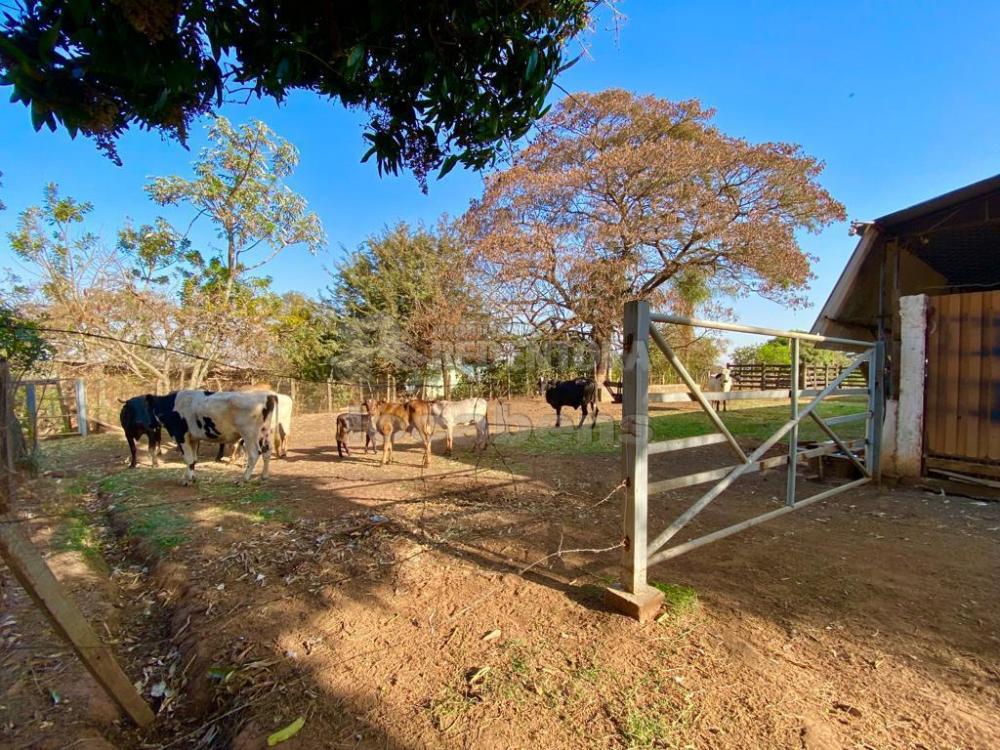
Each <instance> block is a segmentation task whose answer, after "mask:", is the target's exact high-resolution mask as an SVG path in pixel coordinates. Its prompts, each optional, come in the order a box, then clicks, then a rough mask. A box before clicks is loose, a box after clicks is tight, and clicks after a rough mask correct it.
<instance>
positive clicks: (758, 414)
mask: <svg viewBox="0 0 1000 750" xmlns="http://www.w3.org/2000/svg"><path fill="white" fill-rule="evenodd" d="M788 409H789V407H788V406H787V405H785V404H780V405H777V406H760V407H756V408H750V409H734V410H732V411H727V412H723V413H721V414H720V415H719V416H720V417H721V418H722V422H723V424H725V425H726V427H728V428H729V431H730V432H732V433H733V435H735V436H737V437H745V438H752V439H754V440H759V441H761V442H763V441H764V440H766V439H767V438H769V437H770V436H771V435H772V434H774V432H775V431H776V430H777V429H778V428H779V427H781V425H783V424H784V423H785V422H787V421H788ZM864 409H865V401H863V400H861V401H859V400H858V399H842V400H837V401H824V402H823V403H822V404H820V405H819V408H818V409H817V412H818V414H819V416H821V417H839V416H843V415H847V414H856V413H858V412H860V411H864ZM649 425H650V438H649V439H650V440H672V439H674V438H682V437H693V436H695V435H708V434H710V433H713V432H716V429H715V425H713V424H712V422H711V420H710V419H709V417H708V415H707V414H705V413H704V412H703V411H681V412H674V413H672V414H664V415H662V416H658V417H652V418H651V419H650V420H649ZM864 433H865V424H864V422H849V423H847V424H844V425H840V426H839V427H838V429H837V434H838V435H840V437H842V438H843V439H844V440H853V439H854V438H860V437H864ZM826 439H827V437H826V435H825V433H823V432H822V431H821V430H820V429H819V427H818V426H817V425H816V423H815V422H813V421H812V420H811V419H806V420H805V421H804V422H802V423H801V424H800V426H799V440H800V441H804V440H826Z"/></svg>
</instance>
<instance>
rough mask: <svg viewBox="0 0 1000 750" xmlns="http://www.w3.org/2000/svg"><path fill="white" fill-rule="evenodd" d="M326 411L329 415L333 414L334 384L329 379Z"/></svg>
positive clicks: (327, 382)
mask: <svg viewBox="0 0 1000 750" xmlns="http://www.w3.org/2000/svg"><path fill="white" fill-rule="evenodd" d="M326 411H327V414H332V413H333V384H332V383H331V382H330V380H329V379H327V381H326Z"/></svg>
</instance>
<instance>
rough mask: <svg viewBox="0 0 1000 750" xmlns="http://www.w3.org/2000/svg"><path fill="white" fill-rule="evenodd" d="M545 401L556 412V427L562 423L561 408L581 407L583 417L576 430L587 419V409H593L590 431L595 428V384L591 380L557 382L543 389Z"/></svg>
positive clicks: (578, 379) (580, 379)
mask: <svg viewBox="0 0 1000 750" xmlns="http://www.w3.org/2000/svg"><path fill="white" fill-rule="evenodd" d="M545 400H546V402H548V404H549V406H551V407H552V408H553V409H555V410H556V427H558V426H559V425H560V423H561V422H562V414H561V411H562V408H563V407H564V406H571V407H573V408H574V409H579V408H580V407H581V406H582V407H583V416H581V417H580V424H578V425H577V426H576V429H580V428H581V427H583V421H584V420H585V419H586V418H587V407H588V406H589V407H590V408H591V409H593V412H594V413H593V416H592V417H591V419H592V420H593V421H592V422H591V423H590V427H591V429H593V428H594V427H597V411H598V409H597V384H596V383H595V382H594V381H593V379H592V378H577V379H576V380H558V381H556V382H555V383H552V384H551V385H549V386H547V387H546V388H545Z"/></svg>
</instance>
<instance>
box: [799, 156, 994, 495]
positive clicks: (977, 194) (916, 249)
mask: <svg viewBox="0 0 1000 750" xmlns="http://www.w3.org/2000/svg"><path fill="white" fill-rule="evenodd" d="M853 228H854V230H855V231H856V232H857V233H858V234H860V241H859V242H858V245H857V247H856V248H855V250H854V253H853V255H851V258H850V260H849V261H848V263H847V267H846V268H845V269H844V271H843V273H842V274H841V276H840V280H839V281H838V282H837V285H836V286H835V287H834V289H833V291H832V292H831V293H830V297H829V299H828V300H827V301H826V304H825V305H824V306H823V309H822V310H821V311H820V314H819V317H818V318H817V319H816V322H815V323H814V324H813V327H812V332H813V333H819V334H824V335H829V336H840V337H845V338H853V339H862V340H867V341H877V340H878V341H882V342H884V343H885V351H886V365H887V377H886V395H887V402H886V422H885V430H884V435H885V442H884V445H883V469H884V470H885V471H887V472H889V473H893V474H896V475H900V476H919V475H922V474H926V473H928V472H931V473H947V472H958V473H963V474H974V475H981V476H990V477H1000V175H996V176H994V177H991V178H989V179H986V180H983V181H981V182H976V183H974V184H972V185H967V186H966V187H963V188H960V189H958V190H954V191H952V192H950V193H945V194H944V195H940V196H938V197H936V198H932V199H930V200H928V201H924V202H923V203H918V204H917V205H915V206H910V207H909V208H905V209H902V210H901V211H896V212H895V213H891V214H888V215H886V216H883V217H881V218H878V219H875V220H874V221H870V222H856V223H855V224H854V227H853Z"/></svg>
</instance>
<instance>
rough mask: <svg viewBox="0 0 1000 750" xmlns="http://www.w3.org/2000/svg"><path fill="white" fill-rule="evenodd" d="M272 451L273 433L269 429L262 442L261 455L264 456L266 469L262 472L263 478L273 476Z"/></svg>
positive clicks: (261, 476)
mask: <svg viewBox="0 0 1000 750" xmlns="http://www.w3.org/2000/svg"><path fill="white" fill-rule="evenodd" d="M271 452H272V447H271V433H270V431H268V432H265V433H264V437H263V439H262V440H261V443H260V455H261V456H263V457H264V469H263V470H262V471H261V472H260V478H261V479H267V478H268V477H269V476H271ZM248 460H249V459H248Z"/></svg>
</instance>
